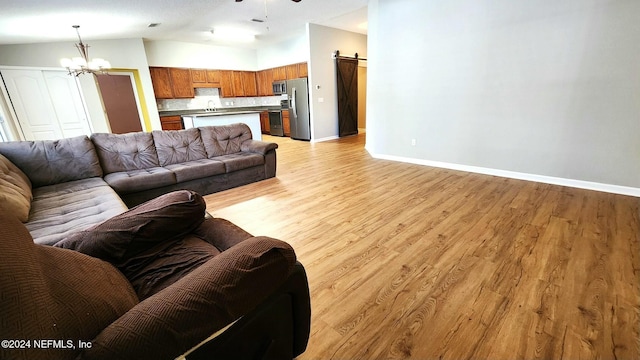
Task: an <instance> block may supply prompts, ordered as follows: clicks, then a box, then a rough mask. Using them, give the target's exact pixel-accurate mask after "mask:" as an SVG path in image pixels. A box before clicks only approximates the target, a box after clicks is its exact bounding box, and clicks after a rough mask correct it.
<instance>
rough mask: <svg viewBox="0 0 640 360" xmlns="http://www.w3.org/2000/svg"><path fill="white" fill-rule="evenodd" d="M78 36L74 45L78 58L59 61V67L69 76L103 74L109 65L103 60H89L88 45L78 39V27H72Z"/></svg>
mask: <svg viewBox="0 0 640 360" xmlns="http://www.w3.org/2000/svg"><path fill="white" fill-rule="evenodd" d="M73 28H74V29H76V34H77V35H78V41H79V42H78V43H77V44H75V46H76V48H77V49H78V52H80V57H74V58H71V59H69V58H64V59H61V60H60V65H62V66H63V67H64V68H66V69H67V71H68V72H69V75H73V76H78V75H81V74H105V73H106V72H107V71H108V70H109V69H110V68H111V64H110V63H109V62H108V61H107V60H104V59H100V58H95V59H93V60H90V59H89V45H87V44H85V43H83V42H82V38H81V37H80V31H79V30H78V29H79V28H80V25H73Z"/></svg>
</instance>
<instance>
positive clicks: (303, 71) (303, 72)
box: [297, 62, 309, 78]
mask: <svg viewBox="0 0 640 360" xmlns="http://www.w3.org/2000/svg"><path fill="white" fill-rule="evenodd" d="M297 65H298V77H301V78H303V77H309V68H308V67H307V63H306V62H301V63H299V64H297Z"/></svg>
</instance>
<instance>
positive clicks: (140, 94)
mask: <svg viewBox="0 0 640 360" xmlns="http://www.w3.org/2000/svg"><path fill="white" fill-rule="evenodd" d="M110 73H113V74H114V75H123V74H127V75H129V78H130V79H131V87H132V88H133V96H134V97H135V100H136V107H137V108H138V116H139V117H140V125H141V126H142V130H143V131H151V130H152V128H151V119H150V117H149V109H148V108H147V102H146V101H145V97H144V91H143V90H142V81H141V80H140V72H139V71H138V69H123V68H115V69H109V71H108V72H107V74H110ZM93 80H94V82H95V84H96V88H97V90H98V92H100V86H99V85H98V79H97V78H96V77H95V76H94V77H93ZM100 103H101V105H102V111H103V112H104V116H105V119H106V118H107V111H106V109H105V108H104V103H102V95H100ZM107 126H110V125H109V121H107Z"/></svg>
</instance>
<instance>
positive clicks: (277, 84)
mask: <svg viewBox="0 0 640 360" xmlns="http://www.w3.org/2000/svg"><path fill="white" fill-rule="evenodd" d="M286 93H287V82H286V81H284V80H282V81H274V82H273V95H284V94H286Z"/></svg>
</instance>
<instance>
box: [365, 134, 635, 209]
mask: <svg viewBox="0 0 640 360" xmlns="http://www.w3.org/2000/svg"><path fill="white" fill-rule="evenodd" d="M365 149H366V150H367V151H368V152H369V154H370V155H371V156H372V157H374V158H376V159H381V160H391V161H399V162H405V163H410V164H417V165H425V166H432V167H438V168H444V169H451V170H459V171H467V172H472V173H477V174H484V175H492V176H500V177H505V178H510V179H518V180H527V181H535V182H540V183H545V184H552V185H560V186H568V187H573V188H579V189H587V190H595V191H602V192H607V193H613V194H620V195H628V196H635V197H640V188H634V187H628V186H620V185H610V184H602V183H597V182H591V181H583V180H573V179H565V178H558V177H553V176H545V175H536V174H527V173H521V172H516V171H507V170H498V169H491V168H483V167H478V166H469V165H460V164H452V163H446V162H440V161H431V160H423V159H414V158H408V157H402V156H394V155H384V154H375V153H372V152H371V151H369V149H367V148H366V146H365Z"/></svg>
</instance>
